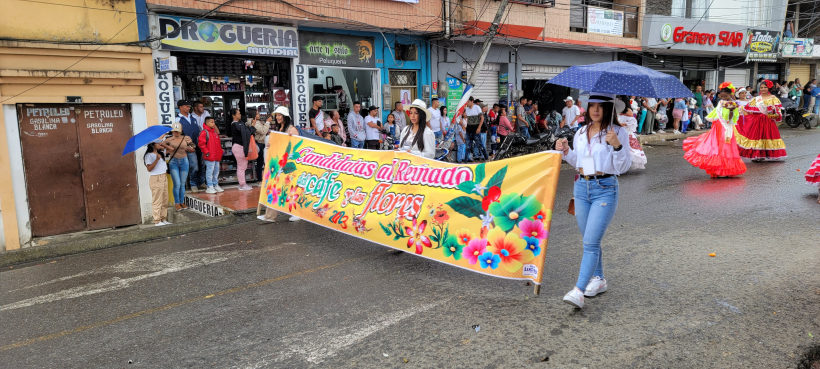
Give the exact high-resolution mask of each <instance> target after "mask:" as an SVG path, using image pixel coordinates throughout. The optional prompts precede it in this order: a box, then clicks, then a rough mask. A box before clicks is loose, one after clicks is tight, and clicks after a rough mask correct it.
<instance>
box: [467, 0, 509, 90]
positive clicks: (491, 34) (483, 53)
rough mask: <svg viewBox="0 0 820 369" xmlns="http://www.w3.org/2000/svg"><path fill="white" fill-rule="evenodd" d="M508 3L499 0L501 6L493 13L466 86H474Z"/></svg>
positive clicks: (506, 0) (504, 0) (505, 0)
mask: <svg viewBox="0 0 820 369" xmlns="http://www.w3.org/2000/svg"><path fill="white" fill-rule="evenodd" d="M486 1H490V0H486ZM508 2H509V1H508V0H501V5H500V6H499V7H498V12H497V13H495V19H493V24H491V25H490V29H489V30H488V31H487V37H486V38H485V39H484V46H482V47H481V56H480V57H479V58H478V61H477V62H476V63H475V66H473V72H472V73H470V78H469V79H468V80H467V84H468V85H470V86H475V82H476V80H477V79H478V74H479V73H480V72H481V67H482V66H483V65H484V59H487V54H488V53H489V52H490V46H492V45H493V38H494V37H495V34H496V33H498V27H500V26H501V17H503V16H504V9H506V8H507V3H508Z"/></svg>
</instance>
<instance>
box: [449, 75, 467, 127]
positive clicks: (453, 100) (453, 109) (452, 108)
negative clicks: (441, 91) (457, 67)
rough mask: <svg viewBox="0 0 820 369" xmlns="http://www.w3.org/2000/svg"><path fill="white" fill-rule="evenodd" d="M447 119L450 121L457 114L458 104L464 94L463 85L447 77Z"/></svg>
mask: <svg viewBox="0 0 820 369" xmlns="http://www.w3.org/2000/svg"><path fill="white" fill-rule="evenodd" d="M447 87H448V89H447V119H448V120H450V121H452V120H453V117H454V116H455V115H456V113H457V112H458V102H459V101H460V100H461V95H463V94H464V84H463V83H461V81H459V80H458V79H456V78H453V77H447Z"/></svg>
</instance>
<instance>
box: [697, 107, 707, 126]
mask: <svg viewBox="0 0 820 369" xmlns="http://www.w3.org/2000/svg"><path fill="white" fill-rule="evenodd" d="M695 114H697V115H698V116H699V117H700V121H701V123H703V122H706V119H705V118H704V117H703V108H695Z"/></svg>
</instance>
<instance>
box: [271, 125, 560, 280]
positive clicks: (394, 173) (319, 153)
mask: <svg viewBox="0 0 820 369" xmlns="http://www.w3.org/2000/svg"><path fill="white" fill-rule="evenodd" d="M266 162H267V165H266V169H265V175H264V182H263V185H262V190H261V191H260V197H259V202H260V203H261V204H263V205H265V206H267V207H269V208H272V209H275V210H279V211H282V212H286V213H288V214H292V215H296V216H298V217H299V218H301V219H303V220H306V221H309V222H312V223H315V224H317V225H321V226H323V227H326V228H329V229H330V230H333V231H336V232H342V233H345V234H348V235H351V236H354V237H358V238H361V239H364V240H367V241H371V242H374V243H377V244H380V245H383V246H387V247H390V248H394V249H397V250H402V251H405V252H408V253H412V254H416V255H418V256H422V257H425V258H428V259H432V260H435V261H439V262H442V263H445V264H449V265H452V266H456V267H460V268H463V269H467V270H471V271H474V272H477V273H482V274H486V275H491V276H494V277H500V278H507V279H518V280H527V281H532V282H534V283H536V284H540V283H541V276H542V275H543V272H544V259H545V256H546V250H547V241H548V240H549V229H550V224H551V219H552V208H553V203H554V200H555V192H556V188H557V185H558V173H559V171H560V166H561V154H560V153H558V152H554V151H549V152H541V153H537V154H533V155H527V156H523V157H517V158H513V159H508V160H500V161H494V162H489V163H485V164H479V165H454V164H450V163H443V162H439V161H434V160H429V159H425V158H421V157H418V156H415V155H411V154H409V153H406V152H395V151H370V150H358V149H350V148H346V147H341V146H335V145H329V144H325V143H322V142H319V141H315V140H311V139H306V138H303V137H298V136H288V135H285V134H282V133H278V132H277V133H275V134H271V136H270V149H269V150H268V157H267V158H266Z"/></svg>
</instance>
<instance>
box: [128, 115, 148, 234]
mask: <svg viewBox="0 0 820 369" xmlns="http://www.w3.org/2000/svg"><path fill="white" fill-rule="evenodd" d="M146 128H148V117H147V116H146V115H145V105H144V104H131V129H132V130H133V133H134V134H137V133H139V132H142V131H143V130H144V129H146ZM143 156H145V147H142V148H140V149H139V150H137V152H136V153H134V161H135V162H136V164H137V186H138V188H139V199H140V215H141V216H142V222H143V223H153V222H154V218H153V217H152V215H151V188H150V187H148V179H149V177H150V174H148V169H147V168H146V167H145V164H144V163H143V161H142V157H143Z"/></svg>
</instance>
